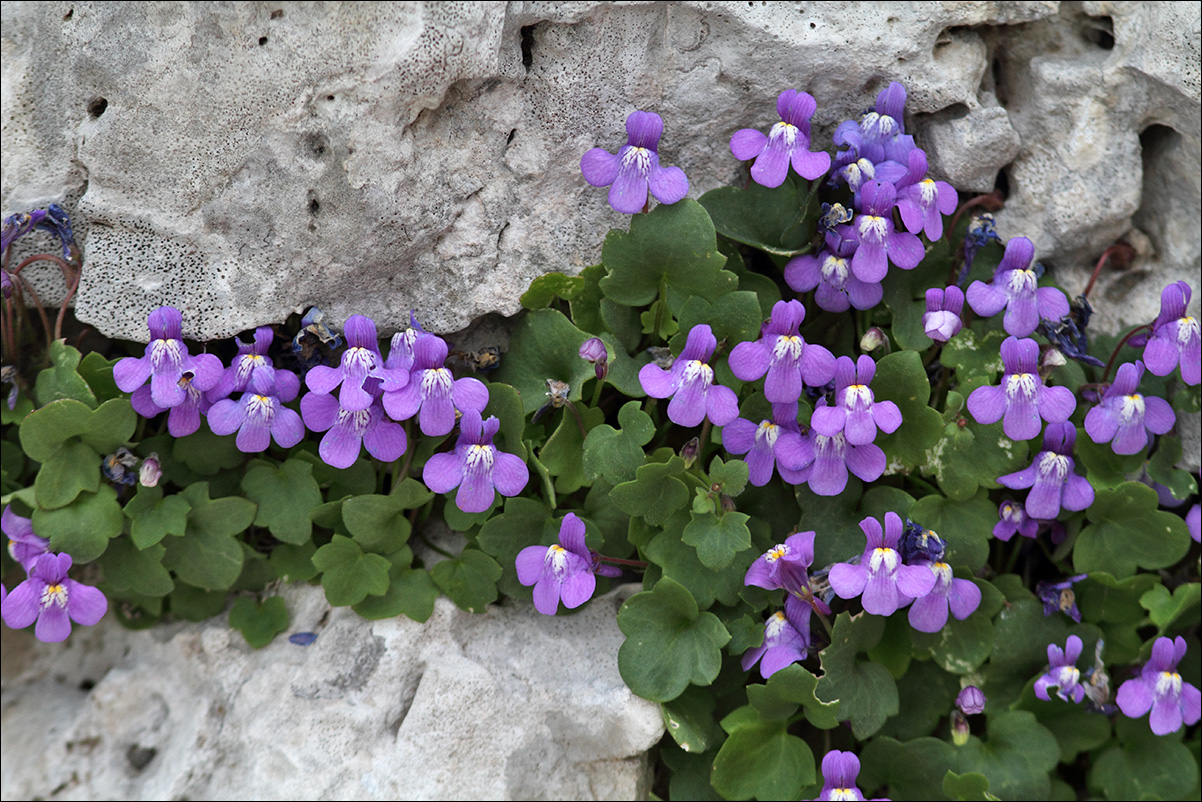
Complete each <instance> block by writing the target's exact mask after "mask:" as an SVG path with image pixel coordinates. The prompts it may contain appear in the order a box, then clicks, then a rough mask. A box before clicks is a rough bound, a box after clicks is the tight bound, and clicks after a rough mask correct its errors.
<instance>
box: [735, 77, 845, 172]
mask: <svg viewBox="0 0 1202 802" xmlns="http://www.w3.org/2000/svg"><path fill="white" fill-rule="evenodd" d="M817 108H818V103H817V102H816V101H815V100H814V98H813V96H811V95H810V94H808V93H806V92H799V91H797V90H796V89H786V90H785V91H784V92H781V93H780V96H779V97H778V98H777V99H776V111H777V112H778V113H779V114H780V119H781V122H778V123H776V124H775V125H773V126H772V128H771V129H769V131H768V135H767V136H765V135H764V134H762V133H760V132H759V131H756V130H755V129H754V128H744V129H742V130H741V131H736V132H735V134H734V136H732V137H731V138H730V152H731V153H733V154H734V156H735V158H736V159H738V160H739V161H746V160H748V159H755V164H753V165H752V166H751V177H752V179H753V180H754V181H755V182H756V183H757V184H761V185H763V186H766V187H779V186H780V185H781V184H783V183H785V177H786V176H787V175H788V174H789V165H790V164H792V165H793V169H794V170H796V171H797V174H798V175H800V176H801V177H802V178H805V179H808V180H811V181H812V180H814V179H815V178H818V177H819V176H822V175H824V174H825V173H826V171H827V170H829V169H830V166H831V157H830V154H829V153H826V152H825V151H820V152H818V153H811V152H810V118H811V117H813V116H814V110H815V109H817Z"/></svg>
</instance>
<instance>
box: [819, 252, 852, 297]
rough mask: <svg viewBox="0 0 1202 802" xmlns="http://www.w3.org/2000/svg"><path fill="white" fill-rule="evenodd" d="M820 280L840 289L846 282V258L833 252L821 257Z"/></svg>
mask: <svg viewBox="0 0 1202 802" xmlns="http://www.w3.org/2000/svg"><path fill="white" fill-rule="evenodd" d="M822 280H823V281H825V282H826V283H827V284H829V285H831V286H832V287H835V288H836V289H842V288H843V285H844V284H845V283H846V282H847V260H846V259H840V258H839V257H838V256H835V255H834V254H831V255H830V256H827V257H826V258H825V259H823V260H822Z"/></svg>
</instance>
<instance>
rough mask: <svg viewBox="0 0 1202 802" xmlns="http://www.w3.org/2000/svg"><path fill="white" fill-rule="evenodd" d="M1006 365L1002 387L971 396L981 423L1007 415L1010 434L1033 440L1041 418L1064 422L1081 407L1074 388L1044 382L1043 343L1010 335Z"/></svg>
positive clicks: (1004, 356)
mask: <svg viewBox="0 0 1202 802" xmlns="http://www.w3.org/2000/svg"><path fill="white" fill-rule="evenodd" d="M1002 364H1003V365H1004V366H1005V368H1006V371H1005V373H1004V374H1003V375H1002V383H1001V385H1000V386H998V387H992V386H986V387H978V388H977V389H975V390H973V391H972V393H970V394H969V396H968V411H969V412H971V413H972V416H973V417H974V418H976V420H977V423H983V424H990V423H997V422H998V421H999V420H1002V419H1003V418H1004V419H1005V420H1004V421H1003V423H1002V431H1003V432H1005V433H1006V436H1007V437H1009V438H1010V439H1011V440H1030V439H1031V438H1033V437H1035V436H1036V435H1038V434H1039V429H1040V427H1041V425H1042V424H1041V423H1040V418H1042V419H1043V420H1045V421H1047V422H1048V423H1064V422H1065V421H1067V420H1068V418H1069V416H1070V415H1072V414H1073V410H1075V409H1076V408H1077V398H1076V396H1074V395H1073V392H1072V390H1069V389H1068V388H1067V387H1048V386H1046V385H1045V384H1044V383H1043V379H1042V378H1041V377H1040V375H1039V345H1038V344H1037V343H1036V342H1035V341H1034V340H1020V339H1018V338H1016V337H1007V338H1006V339H1005V341H1003V342H1002ZM1036 517H1040V516H1036ZM1049 517H1055V516H1049Z"/></svg>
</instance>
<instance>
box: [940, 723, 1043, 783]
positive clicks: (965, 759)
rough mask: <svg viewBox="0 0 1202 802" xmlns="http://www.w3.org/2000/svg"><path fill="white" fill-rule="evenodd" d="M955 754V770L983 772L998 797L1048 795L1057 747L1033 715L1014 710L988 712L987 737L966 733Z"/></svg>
mask: <svg viewBox="0 0 1202 802" xmlns="http://www.w3.org/2000/svg"><path fill="white" fill-rule="evenodd" d="M955 755H956V760H955V763H954V765H953V766H952V768H953V769H954V770H955V771H956V772H957V773H959V774H968V773H974V774H983V775H985V776H986V777H988V778H989V787H990V788H992V789H994V790H993V792H994V793H995V794H997V796H998V797H999V798H1001V799H1047V798H1048V792H1049V790H1050V789H1049V781H1048V772H1049V771H1051V770H1052V769H1054V768H1056V764H1057V763H1059V762H1060V747H1059V745H1058V744H1057V743H1056V738H1055V737H1054V736H1053V735H1052V733H1050V732H1049V731H1048V730H1047V728H1046V727H1043V726H1041V725H1040V724H1039V723H1038V722H1037V721H1036V720H1035V716H1034V715H1032V714H1031V713H1028V712H1027V711H1025V710H1016V711H1009V712H1004V713H999V714H997V715H991V716H990V717H989V730H988V736H987V737H986V739H985V740H984V741H982V740H981V739H979V738H977V737H975V736H969V739H968V743H967V744H965V745H964V746H962V747H960V748H959V749H957V750H956V752H955Z"/></svg>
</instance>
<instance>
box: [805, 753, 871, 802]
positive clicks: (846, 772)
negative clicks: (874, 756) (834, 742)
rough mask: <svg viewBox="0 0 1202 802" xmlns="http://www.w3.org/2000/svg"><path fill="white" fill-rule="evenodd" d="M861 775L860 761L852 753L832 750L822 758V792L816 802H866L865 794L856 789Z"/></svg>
mask: <svg viewBox="0 0 1202 802" xmlns="http://www.w3.org/2000/svg"><path fill="white" fill-rule="evenodd" d="M859 775H860V759H859V758H858V757H856V756H855V755H854V754H852V753H851V752H840V751H839V750H837V749H832V750H831V751H829V752H827V753H826V754H825V755H823V756H822V792H821V793H819V794H818V799H817V800H815V801H814V802H827V800H836V799H843V800H847V799H854V800H859V802H864V793H863V792H862V791H861V790H860V789H859V788H857V787H856V779H857V778H858V777H859ZM873 802H888V800H873Z"/></svg>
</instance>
